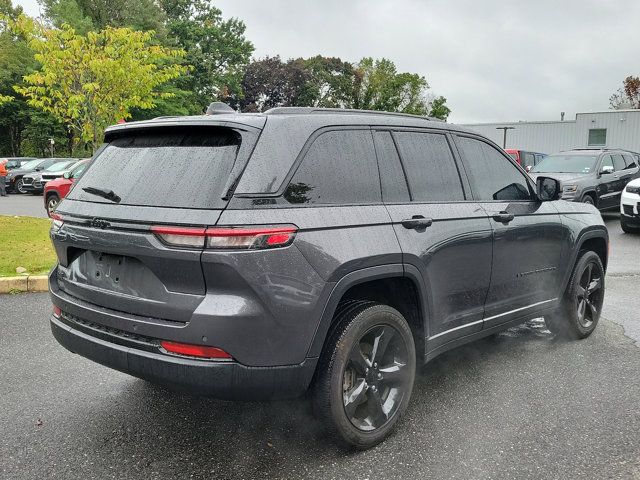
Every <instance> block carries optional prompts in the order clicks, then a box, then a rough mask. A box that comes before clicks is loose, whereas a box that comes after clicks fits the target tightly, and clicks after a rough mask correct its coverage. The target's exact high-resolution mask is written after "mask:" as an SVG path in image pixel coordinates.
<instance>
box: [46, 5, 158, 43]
mask: <svg viewBox="0 0 640 480" xmlns="http://www.w3.org/2000/svg"><path fill="white" fill-rule="evenodd" d="M39 1H40V4H41V5H42V7H43V9H44V15H45V18H47V19H48V20H49V21H50V22H51V23H52V24H53V25H54V26H55V27H57V28H62V25H64V24H65V23H66V24H68V25H70V26H71V27H72V28H73V29H74V30H75V31H76V32H78V33H80V34H82V35H85V34H87V33H88V32H90V31H98V30H103V29H105V28H106V27H127V28H131V29H133V30H140V31H146V30H153V31H154V32H156V36H157V37H159V38H164V36H165V34H166V31H165V21H166V17H165V13H164V11H163V10H162V8H160V6H159V5H158V3H157V2H155V1H154V0H39Z"/></svg>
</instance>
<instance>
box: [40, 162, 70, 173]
mask: <svg viewBox="0 0 640 480" xmlns="http://www.w3.org/2000/svg"><path fill="white" fill-rule="evenodd" d="M73 163H74V162H58V163H54V164H53V165H51V166H50V167H49V168H46V169H45V172H61V171H62V170H66V169H67V168H69V166H70V165H73Z"/></svg>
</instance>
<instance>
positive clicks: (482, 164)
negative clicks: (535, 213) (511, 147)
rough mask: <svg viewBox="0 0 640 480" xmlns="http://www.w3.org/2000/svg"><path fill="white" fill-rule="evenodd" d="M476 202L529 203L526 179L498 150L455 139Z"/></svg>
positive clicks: (479, 143)
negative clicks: (512, 201)
mask: <svg viewBox="0 0 640 480" xmlns="http://www.w3.org/2000/svg"><path fill="white" fill-rule="evenodd" d="M457 142H458V145H459V146H460V150H461V152H462V155H463V157H464V160H465V169H466V171H467V174H468V176H469V181H470V182H471V188H472V189H473V194H474V197H475V198H476V199H477V200H483V201H486V200H531V191H530V189H529V186H528V183H527V181H526V178H525V176H524V174H523V173H522V172H520V170H518V169H517V168H516V167H515V166H514V165H513V164H512V163H511V162H509V160H507V159H506V158H505V157H504V156H503V155H502V154H501V153H500V152H499V151H498V150H496V149H495V148H494V147H492V146H491V145H489V144H488V143H485V142H482V141H480V140H477V139H475V138H469V137H457Z"/></svg>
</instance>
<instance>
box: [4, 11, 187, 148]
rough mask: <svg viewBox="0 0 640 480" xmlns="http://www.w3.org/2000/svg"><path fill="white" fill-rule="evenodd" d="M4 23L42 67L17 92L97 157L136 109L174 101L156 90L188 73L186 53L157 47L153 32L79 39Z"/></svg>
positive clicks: (23, 19) (112, 32)
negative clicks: (107, 134)
mask: <svg viewBox="0 0 640 480" xmlns="http://www.w3.org/2000/svg"><path fill="white" fill-rule="evenodd" d="M3 20H4V22H6V24H7V27H8V28H9V29H10V30H11V31H12V32H14V33H15V34H16V35H21V36H23V37H25V38H26V39H27V41H28V43H29V46H30V47H31V49H32V50H33V51H34V52H35V59H36V60H37V62H38V63H39V65H40V68H39V69H38V70H36V71H35V72H33V73H31V74H29V75H26V76H25V77H24V79H23V80H24V83H23V84H21V85H16V86H15V87H14V88H15V90H16V92H18V93H19V94H21V95H23V96H24V97H26V99H27V102H28V103H29V104H30V105H32V106H34V107H36V108H40V109H42V110H44V111H46V112H50V113H51V114H53V115H54V116H56V117H57V118H58V119H60V120H61V121H62V122H64V123H65V124H66V125H68V127H69V129H70V130H71V131H72V132H73V134H74V138H75V141H76V144H77V143H78V142H80V141H82V142H84V143H90V144H91V145H92V147H93V150H94V152H95V150H96V149H97V148H98V147H99V145H100V144H101V143H102V140H103V134H104V129H105V128H106V127H107V126H109V125H112V124H114V123H116V122H118V121H120V120H121V119H128V118H130V116H131V114H130V111H131V109H132V108H141V109H146V108H152V107H154V106H155V101H156V100H157V99H158V98H161V97H167V96H171V94H168V93H161V92H159V91H158V90H159V89H158V87H159V86H161V85H162V84H164V83H166V82H168V81H169V80H172V79H174V78H176V77H179V76H180V75H182V74H184V73H186V72H187V70H188V67H187V66H185V65H182V64H181V63H180V62H181V59H182V57H183V56H184V51H183V50H181V49H174V48H167V47H163V46H161V45H155V44H153V43H152V41H153V38H154V32H152V31H145V32H141V31H135V30H131V29H129V28H111V27H107V28H105V29H104V30H101V31H98V32H88V33H87V34H86V35H79V34H77V33H76V32H75V31H74V30H73V29H72V28H71V27H69V26H68V25H63V26H62V28H60V29H56V28H50V27H47V26H46V25H43V24H42V23H40V22H38V21H36V20H34V19H32V18H30V17H27V16H25V15H21V16H20V17H18V18H17V19H16V20H11V19H8V18H5V19H3ZM7 100H10V99H7V98H1V99H0V101H5V102H6V101H7Z"/></svg>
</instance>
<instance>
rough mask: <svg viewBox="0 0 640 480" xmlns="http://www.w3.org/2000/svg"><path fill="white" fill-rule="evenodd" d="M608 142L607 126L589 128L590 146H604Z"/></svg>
mask: <svg viewBox="0 0 640 480" xmlns="http://www.w3.org/2000/svg"><path fill="white" fill-rule="evenodd" d="M606 144H607V129H606V128H591V129H589V142H588V145H589V146H590V147H603V146H605V145H606Z"/></svg>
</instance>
